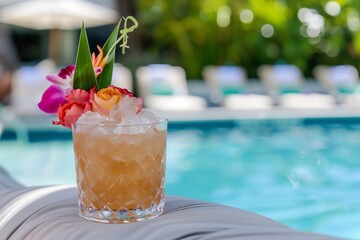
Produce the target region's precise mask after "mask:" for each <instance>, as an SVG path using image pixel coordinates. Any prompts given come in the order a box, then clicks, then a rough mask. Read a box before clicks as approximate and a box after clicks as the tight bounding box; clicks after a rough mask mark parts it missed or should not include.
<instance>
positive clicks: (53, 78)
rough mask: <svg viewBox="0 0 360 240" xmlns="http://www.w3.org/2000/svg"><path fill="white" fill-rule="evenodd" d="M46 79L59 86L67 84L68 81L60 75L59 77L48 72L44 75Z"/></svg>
mask: <svg viewBox="0 0 360 240" xmlns="http://www.w3.org/2000/svg"><path fill="white" fill-rule="evenodd" d="M46 79H47V80H48V81H50V82H52V83H54V84H57V85H60V86H65V85H68V81H66V79H63V78H61V77H59V76H58V75H56V74H49V75H46Z"/></svg>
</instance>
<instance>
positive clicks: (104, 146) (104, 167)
mask: <svg viewBox="0 0 360 240" xmlns="http://www.w3.org/2000/svg"><path fill="white" fill-rule="evenodd" d="M166 136H167V120H159V121H158V122H155V123H151V124H138V125H126V126H125V125H116V124H115V125H114V124H113V125H103V124H100V125H97V126H94V125H90V124H74V125H73V142H74V152H75V159H76V175H77V188H78V203H79V214H80V216H81V217H83V218H85V219H88V220H92V221H96V222H102V223H128V222H138V221H141V220H145V219H151V218H154V217H157V216H159V215H160V214H161V213H162V212H163V209H164V184H165V159H166Z"/></svg>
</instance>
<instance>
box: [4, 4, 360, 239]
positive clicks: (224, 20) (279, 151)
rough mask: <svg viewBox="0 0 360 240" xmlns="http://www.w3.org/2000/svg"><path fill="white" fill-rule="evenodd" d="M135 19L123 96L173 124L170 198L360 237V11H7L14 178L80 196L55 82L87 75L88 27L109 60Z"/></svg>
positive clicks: (7, 100) (225, 7)
mask: <svg viewBox="0 0 360 240" xmlns="http://www.w3.org/2000/svg"><path fill="white" fill-rule="evenodd" d="M129 15H132V16H134V17H136V19H137V20H138V21H139V28H138V29H137V30H136V31H135V32H134V33H132V34H130V38H129V46H130V48H129V49H127V51H126V54H125V55H122V54H121V51H117V53H116V54H117V55H116V62H117V63H118V64H117V65H116V67H115V70H114V81H115V82H113V83H114V84H116V85H119V86H121V87H126V88H129V89H130V90H132V91H133V92H135V93H136V94H137V95H138V96H141V97H143V99H144V104H145V107H148V108H151V109H153V110H154V111H157V112H158V113H159V114H161V115H163V116H166V117H167V118H168V119H169V120H170V122H169V124H170V125H169V138H168V139H169V141H168V159H167V162H168V164H167V193H169V194H176V195H182V196H185V197H192V198H198V199H203V200H206V201H214V202H218V203H222V204H227V205H230V206H234V207H238V208H242V209H246V210H250V211H254V212H257V213H260V214H263V215H266V216H268V217H270V218H273V219H275V220H277V221H280V222H282V223H285V224H288V225H290V226H292V227H294V228H296V229H299V230H303V231H313V232H321V233H326V234H332V235H337V236H340V237H346V238H351V239H359V238H360V230H359V227H358V226H356V225H358V224H357V223H358V222H359V221H360V219H359V216H360V208H359V206H360V204H358V203H359V202H358V200H357V199H360V196H359V194H357V193H356V192H357V189H358V188H359V187H360V179H359V177H358V176H360V175H359V174H360V162H359V161H358V159H359V157H358V156H359V149H360V131H359V129H360V127H359V126H360V85H359V74H358V71H359V70H360V1H357V0H319V1H309V0H299V1H293V0H196V1H194V0H171V1H168V0H134V1H130V0H129V1H124V0H112V1H110V0H109V1H102V0H91V1H90V0H88V1H86V0H61V1H51V0H26V1H21V0H0V137H1V138H0V166H2V167H4V168H5V169H6V170H8V171H9V172H10V174H11V175H12V176H13V177H14V178H15V179H17V180H18V181H20V182H21V183H22V184H24V185H28V186H30V185H46V184H62V183H75V177H74V174H75V172H74V169H73V166H74V165H73V163H74V160H73V153H72V142H71V133H70V131H67V130H64V129H62V128H61V127H55V126H51V120H53V119H55V117H56V116H48V115H45V114H44V113H42V112H40V111H39V110H38V108H37V103H38V102H39V100H40V98H41V94H42V92H43V91H44V89H46V87H47V86H48V85H49V83H47V82H46V80H45V77H44V76H45V75H46V74H54V73H57V71H58V70H59V69H60V68H62V67H65V66H67V65H69V64H72V63H74V62H75V58H76V51H77V44H78V37H79V33H80V28H81V24H82V22H84V24H85V26H86V27H87V35H88V38H89V44H90V50H91V52H96V51H97V50H96V45H100V46H102V45H103V44H104V43H105V41H106V39H107V37H108V36H109V34H110V33H111V32H112V30H113V28H114V26H115V25H116V24H117V22H118V21H119V19H120V18H121V17H123V16H125V17H126V16H129ZM18 156H19V157H18ZM64 156H66V157H65V158H67V160H68V161H67V162H64V163H62V162H61V161H63V159H64ZM40 167H42V168H43V169H41V170H39V168H40ZM36 169H38V170H36ZM34 172H38V173H37V174H35V175H36V176H34ZM192 179H193V181H192ZM199 189H201V190H199ZM344 189H345V190H346V191H345V190H344ZM275 195H276V196H275ZM259 196H260V197H259Z"/></svg>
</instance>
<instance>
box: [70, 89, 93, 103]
mask: <svg viewBox="0 0 360 240" xmlns="http://www.w3.org/2000/svg"><path fill="white" fill-rule="evenodd" d="M66 99H67V100H68V101H69V102H76V103H85V102H88V101H89V99H90V94H89V93H88V92H87V91H85V90H83V89H75V90H72V91H71V92H70V93H69V95H68V96H66Z"/></svg>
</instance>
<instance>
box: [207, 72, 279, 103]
mask: <svg viewBox="0 0 360 240" xmlns="http://www.w3.org/2000/svg"><path fill="white" fill-rule="evenodd" d="M203 77H204V80H205V83H206V85H207V87H208V89H209V92H210V99H211V101H212V102H214V103H216V104H220V105H222V106H224V107H226V108H229V109H268V108H271V107H272V106H273V100H272V98H270V97H269V96H266V95H262V94H254V93H250V92H249V90H248V89H247V88H246V84H247V75H246V71H245V69H244V68H242V67H239V66H206V67H205V68H204V69H203Z"/></svg>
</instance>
